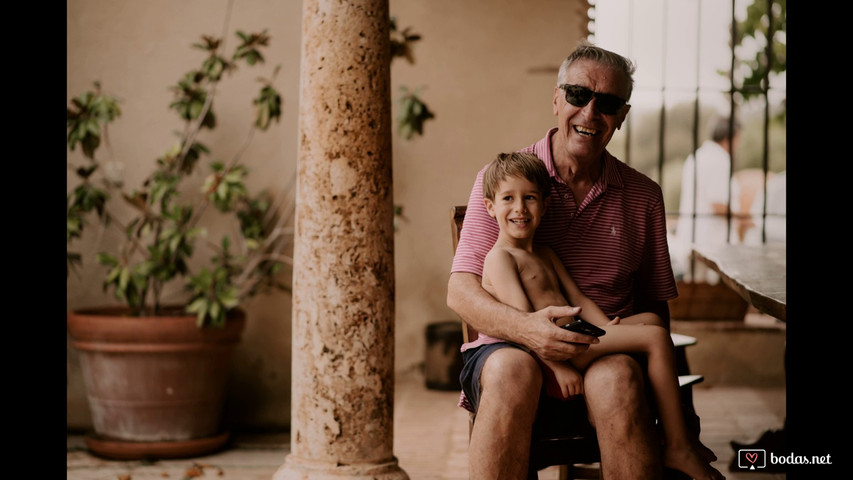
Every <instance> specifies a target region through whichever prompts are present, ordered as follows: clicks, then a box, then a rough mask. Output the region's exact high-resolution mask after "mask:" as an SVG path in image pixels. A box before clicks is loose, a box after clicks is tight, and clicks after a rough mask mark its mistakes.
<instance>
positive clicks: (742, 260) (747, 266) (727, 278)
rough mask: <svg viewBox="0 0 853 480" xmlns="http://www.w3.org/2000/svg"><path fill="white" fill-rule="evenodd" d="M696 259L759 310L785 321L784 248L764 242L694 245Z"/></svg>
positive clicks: (781, 244) (777, 244) (778, 244)
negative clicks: (760, 243) (754, 243)
mask: <svg viewBox="0 0 853 480" xmlns="http://www.w3.org/2000/svg"><path fill="white" fill-rule="evenodd" d="M693 253H694V255H696V258H698V259H699V260H701V261H702V262H704V263H705V264H706V265H708V266H709V267H710V268H712V269H714V271H716V272H717V273H719V274H720V277H721V278H722V280H723V283H725V284H726V285H727V286H728V287H729V288H731V289H733V290H734V291H736V292H737V293H738V294H740V296H741V297H743V298H744V299H745V300H746V301H747V302H749V303H750V304H752V305H753V306H755V308H757V309H758V310H760V311H761V312H763V313H766V314H768V315H772V316H774V317H776V318H778V319H780V320H782V321H785V310H786V308H785V307H786V304H785V300H786V280H787V272H786V268H785V258H786V257H785V254H786V248H785V244H784V243H772V244H764V245H755V246H753V245H731V244H721V245H694V246H693Z"/></svg>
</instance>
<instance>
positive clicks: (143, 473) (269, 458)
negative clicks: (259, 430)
mask: <svg viewBox="0 0 853 480" xmlns="http://www.w3.org/2000/svg"><path fill="white" fill-rule="evenodd" d="M457 399H458V392H446V391H437V390H429V389H427V388H426V387H425V385H424V379H423V375H422V374H421V373H420V372H418V371H413V372H409V373H407V374H404V375H401V376H400V377H399V378H398V379H397V384H396V403H395V407H394V408H395V410H394V412H395V422H394V454H395V455H396V456H397V459H398V461H399V464H400V466H401V468H402V469H403V470H404V471H405V472H406V473H407V474H408V475H409V477H410V478H411V479H412V480H465V479H467V478H468V474H467V465H468V459H467V445H468V424H467V422H468V418H467V414H466V412H465V411H464V410H462V409H460V408H457V407H456V400H457ZM694 405H695V407H696V411H697V413H698V414H699V416H700V417H701V419H702V441H703V442H704V443H705V444H706V445H707V446H708V447H710V448H711V449H712V450H714V452H715V453H716V454H717V457H719V460H718V461H717V462H716V463H715V464H714V466H715V467H716V468H717V469H719V470H720V471H721V472H723V474H724V475H726V478H728V479H730V480H781V479H784V478H785V477H786V476H785V475H784V474H768V473H762V474H751V473H742V472H730V471H729V470H728V465H729V462H730V460H731V458H732V456H733V455H734V452H733V451H732V449H731V447H730V446H729V443H728V442H729V440H740V441H744V442H747V441H752V440H754V439H755V437H757V435H758V434H760V433H761V432H762V431H764V430H766V429H768V428H779V427H780V426H781V425H782V421H783V419H784V414H785V390H784V389H783V388H768V389H751V388H746V387H721V386H717V387H706V386H703V385H702V384H699V385H697V386H695V387H694ZM288 451H289V438H288V436H287V435H286V434H279V435H263V436H257V435H251V436H250V435H235V436H234V438H233V441H232V446H231V448H229V449H228V450H226V451H223V452H220V453H217V454H215V455H209V456H205V457H201V458H196V459H182V460H169V461H158V462H153V463H151V462H139V461H128V462H121V461H109V460H103V459H99V458H97V457H94V456H92V455H91V454H89V453H88V452H87V451H86V449H85V444H84V442H83V438H82V437H81V436H79V435H70V436H69V437H68V454H67V463H66V471H67V475H66V478H67V480H153V479H158V480H163V479H173V480H175V479H178V480H185V479H190V478H196V477H193V476H192V475H193V471H192V469H193V468H194V467H195V468H196V469H197V470H196V471H201V472H203V473H204V476H201V477H198V478H202V479H203V478H217V479H219V480H261V479H264V480H270V479H271V478H272V476H273V474H274V473H275V471H276V470H277V469H278V468H279V467H280V466H281V464H282V463H283V462H284V458H285V456H286V455H287V453H288ZM122 475H126V476H127V477H122ZM556 475H557V472H556V469H554V468H551V469H547V470H543V471H541V472H540V475H539V478H540V480H546V479H547V480H551V479H555V478H556Z"/></svg>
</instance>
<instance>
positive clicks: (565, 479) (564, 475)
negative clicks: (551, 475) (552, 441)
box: [557, 465, 572, 480]
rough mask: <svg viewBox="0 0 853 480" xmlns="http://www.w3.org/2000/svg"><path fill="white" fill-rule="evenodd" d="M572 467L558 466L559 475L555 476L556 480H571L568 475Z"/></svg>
mask: <svg viewBox="0 0 853 480" xmlns="http://www.w3.org/2000/svg"><path fill="white" fill-rule="evenodd" d="M571 470H572V466H571V465H560V473H559V475H558V476H557V479H558V480H572V477H571V476H570V475H569V474H570V473H571Z"/></svg>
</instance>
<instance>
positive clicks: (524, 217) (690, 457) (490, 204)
mask: <svg viewBox="0 0 853 480" xmlns="http://www.w3.org/2000/svg"><path fill="white" fill-rule="evenodd" d="M550 187H551V183H550V176H549V175H548V170H547V169H546V168H545V165H544V164H543V163H542V161H541V160H539V159H538V158H537V157H536V156H535V155H533V154H532V153H519V152H517V153H502V154H499V155H498V156H497V158H496V159H495V160H494V161H493V162H492V163H491V164H490V165H489V166H488V167H487V169H486V171H485V173H484V174H483V197H484V202H485V205H486V209H487V210H488V212H489V214H490V215H491V216H492V217H494V218H495V219H496V220H497V222H498V225H499V226H500V233H499V234H498V239H497V242H496V243H495V245H494V247H492V249H491V250H490V251H489V253H488V254H487V255H486V259H485V261H484V263H483V279H482V285H483V288H484V289H485V290H486V291H487V292H489V293H490V294H492V296H494V297H495V298H496V299H497V300H499V301H501V302H503V303H506V304H508V305H510V306H512V307H515V308H517V309H519V310H521V311H527V312H533V311H536V310H539V309H542V308H545V307H548V306H551V305H557V306H561V305H573V306H575V307H580V308H581V310H580V312H579V313H581V314H582V316H583V318H584V319H585V320H586V321H588V322H590V323H593V324H595V325H598V326H599V327H601V328H603V330H605V332H606V335H604V336H602V337H601V338H600V339H599V341H600V343H597V344H594V345H591V346H590V347H589V349H588V350H587V351H586V352H584V353H581V354H579V355H577V356H575V357H572V358H571V359H570V360H569V361H568V362H555V361H549V360H544V359H539V360H540V361H541V362H542V364H543V376H544V382H545V385H544V388H545V390H546V393H547V394H548V395H551V396H553V397H556V398H561V399H566V398H569V397H570V396H573V395H581V394H583V379H582V376H581V373H580V372H582V371H583V370H584V369H585V368H586V367H587V366H588V365H589V363H590V362H592V361H593V360H595V359H596V358H599V357H600V356H602V355H606V354H608V353H618V352H621V353H639V354H643V355H645V356H646V358H647V360H648V362H647V365H648V367H647V368H648V375H649V380H650V382H651V384H652V389H653V390H654V394H655V399H656V401H657V404H658V410H659V413H660V417H661V424H662V425H663V432H664V460H663V462H664V465H666V466H667V467H670V468H673V469H676V470H680V471H682V472H684V473H686V474H688V475H690V476H691V478H695V479H721V478H724V477H723V475H722V474H721V473H720V472H719V471H717V470H716V469H714V468H713V467H712V466H711V465H710V464H709V462H711V461H713V460H716V456H715V455H714V454H713V452H711V450H709V449H708V448H707V447H705V446H704V445H702V444H701V443H700V442H699V439H698V438H696V437H695V436H693V435H691V434H690V433H689V432H688V431H687V426H686V424H685V422H684V412H683V411H682V407H681V397H680V396H679V390H678V388H679V387H678V375H677V373H676V371H675V358H674V357H675V350H674V348H673V346H672V340H671V339H670V336H669V332H668V331H667V330H666V329H665V328H663V327H662V326H661V319H660V317H659V316H657V315H656V314H654V313H651V312H647V313H640V314H637V315H632V316H629V317H626V318H624V319H621V320H620V319H619V317H616V318H614V319H613V320H611V319H609V318H608V317H607V316H606V315H605V314H604V312H602V311H601V309H600V308H598V306H597V305H596V304H595V303H594V302H593V301H592V300H590V299H589V298H588V297H587V296H585V295H584V294H583V292H581V291H580V289H578V286H577V284H575V282H574V281H573V280H572V278H571V277H570V276H569V274H568V272H567V271H566V268H565V267H564V266H563V264H562V263H560V260H559V259H558V258H557V256H556V255H555V254H554V252H553V251H552V250H551V249H550V248H548V247H546V246H544V245H538V244H537V245H534V240H533V237H534V233H535V231H536V227H537V226H538V225H539V223H540V221H541V219H542V216H543V215H544V213H545V209H546V206H547V204H548V200H549V198H548V195H549V193H550ZM571 320H572V319H571V317H564V318H558V319H556V323H557V325H558V326H561V325H564V324H566V323H569V321H571ZM504 345H505V346H506V347H510V346H512V345H511V344H508V343H505V344H504Z"/></svg>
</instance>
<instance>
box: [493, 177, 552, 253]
mask: <svg viewBox="0 0 853 480" xmlns="http://www.w3.org/2000/svg"><path fill="white" fill-rule="evenodd" d="M483 201H484V202H485V204H486V210H488V211H489V215H491V216H492V217H494V218H495V220H497V221H498V225H499V226H500V228H501V232H502V233H504V234H507V235H509V236H510V237H512V238H519V239H522V238H532V237H533V233H534V232H535V231H536V227H538V226H539V222H541V221H542V216H543V215H544V214H545V206H546V202H545V201H544V200H543V199H542V194H541V193H540V192H539V188H538V187H537V186H536V184H535V183H533V182H531V181H530V180H528V179H526V178H523V177H518V176H511V177H506V178H504V179H503V180H501V181H500V183H499V184H498V187H497V188H496V189H495V199H494V200H492V199H489V198H484V199H483Z"/></svg>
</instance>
